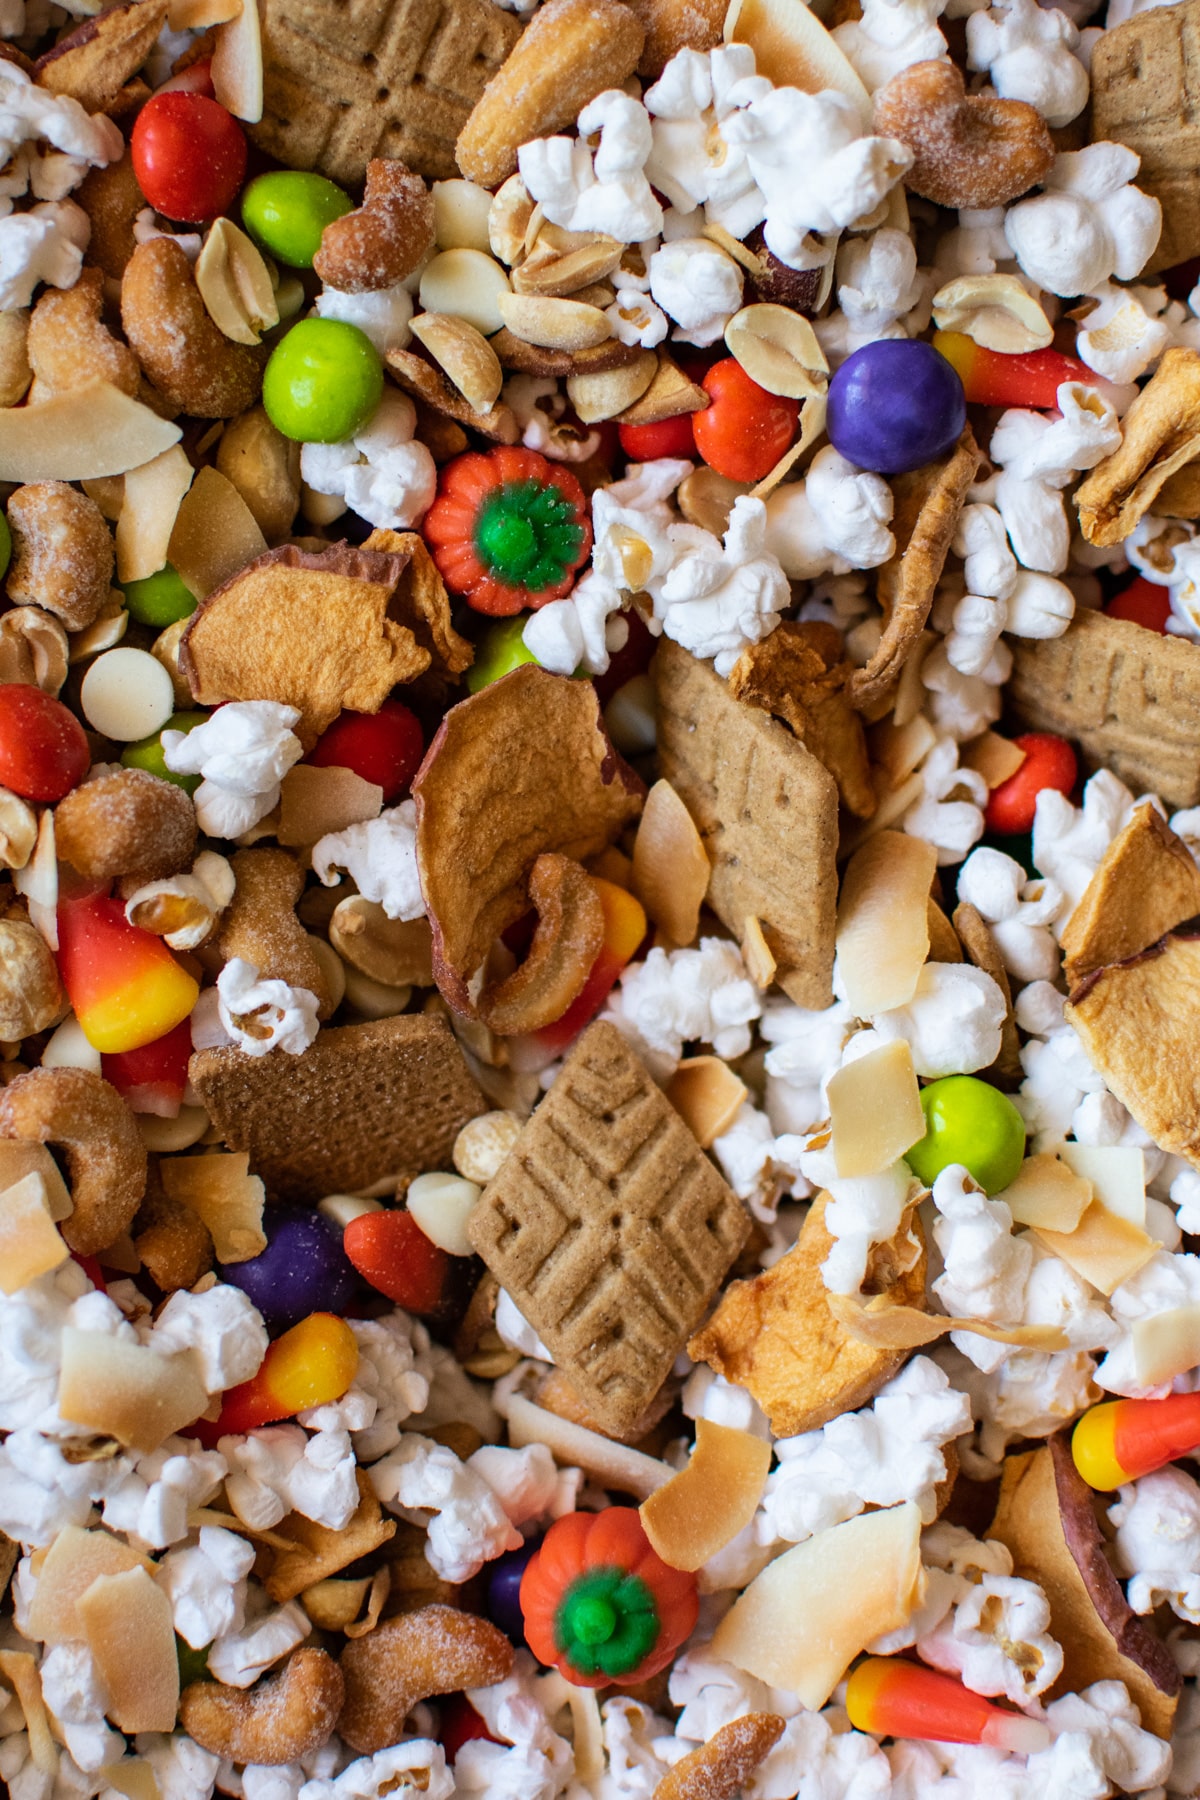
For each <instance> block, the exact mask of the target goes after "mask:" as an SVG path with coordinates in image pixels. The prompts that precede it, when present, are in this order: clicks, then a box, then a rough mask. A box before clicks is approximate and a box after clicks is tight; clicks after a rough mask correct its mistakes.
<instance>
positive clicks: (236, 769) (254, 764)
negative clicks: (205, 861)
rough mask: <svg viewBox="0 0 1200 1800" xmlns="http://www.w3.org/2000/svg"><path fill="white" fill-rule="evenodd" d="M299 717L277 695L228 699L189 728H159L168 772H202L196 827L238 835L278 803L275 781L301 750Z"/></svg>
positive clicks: (217, 834)
mask: <svg viewBox="0 0 1200 1800" xmlns="http://www.w3.org/2000/svg"><path fill="white" fill-rule="evenodd" d="M299 718H300V713H299V710H298V708H296V707H294V706H283V705H281V704H280V703H279V702H278V701H277V700H231V701H229V702H228V703H227V704H226V705H225V706H222V707H220V708H219V709H218V710H217V711H216V712H214V713H213V714H212V715H211V717H209V718H207V719H205V721H204V723H203V724H202V725H197V726H195V727H194V728H193V729H192V730H191V731H188V732H183V731H164V732H163V734H162V747H163V760H164V761H165V763H166V765H167V767H168V769H170V770H171V772H172V774H175V775H200V776H202V777H203V779H202V781H201V783H200V786H199V787H198V788H197V789H196V792H195V794H194V795H193V800H194V802H195V806H196V818H197V819H198V821H199V824H200V829H201V830H202V831H206V832H208V834H209V835H210V836H211V837H220V838H236V837H241V835H242V833H243V832H246V831H249V830H250V828H251V827H252V826H254V825H257V824H258V822H259V820H260V819H264V818H265V817H266V815H267V814H268V813H269V812H270V811H271V810H272V808H273V807H276V806H278V804H279V793H280V786H279V784H280V782H281V781H282V780H283V777H284V776H285V775H286V774H287V772H288V770H289V769H290V768H291V766H292V764H293V763H296V762H299V760H300V758H301V757H302V756H303V755H304V746H303V745H302V744H301V742H300V739H299V738H298V737H297V736H296V734H295V732H294V731H293V730H292V726H293V725H295V724H296V723H297V722H298V721H299Z"/></svg>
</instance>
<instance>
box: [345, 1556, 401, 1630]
mask: <svg viewBox="0 0 1200 1800" xmlns="http://www.w3.org/2000/svg"><path fill="white" fill-rule="evenodd" d="M391 1591H392V1571H391V1570H390V1569H389V1568H388V1567H387V1565H386V1564H385V1565H384V1567H383V1568H382V1569H376V1571H375V1573H374V1575H372V1577H371V1587H370V1592H369V1593H368V1595H367V1610H366V1612H365V1613H364V1615H363V1617H362V1618H361V1619H359V1620H357V1621H355V1622H351V1623H350V1624H348V1625H344V1626H343V1627H342V1629H343V1631H344V1632H345V1634H346V1636H347V1637H348V1638H360V1637H366V1636H367V1635H368V1634H369V1633H370V1632H372V1631H374V1629H375V1627H376V1626H377V1625H378V1623H379V1620H380V1617H381V1615H382V1613H383V1607H384V1602H385V1601H386V1600H387V1597H388V1595H389V1594H390V1593H391Z"/></svg>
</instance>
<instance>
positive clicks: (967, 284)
mask: <svg viewBox="0 0 1200 1800" xmlns="http://www.w3.org/2000/svg"><path fill="white" fill-rule="evenodd" d="M933 317H934V321H935V323H936V324H937V325H938V326H939V327H940V328H941V330H942V331H961V332H963V333H965V335H966V336H967V337H969V338H971V339H972V340H973V342H975V343H976V344H979V345H980V346H981V347H982V348H983V349H984V350H999V351H1001V352H1002V353H1003V354H1004V355H1006V356H1020V355H1023V354H1024V353H1025V352H1027V351H1030V350H1044V349H1046V347H1047V345H1049V344H1051V343H1053V341H1054V327H1053V326H1052V325H1051V323H1050V321H1049V319H1048V318H1047V317H1046V315H1045V313H1044V312H1043V310H1042V308H1041V306H1040V305H1039V304H1038V302H1037V300H1035V298H1034V296H1033V295H1032V294H1031V293H1030V292H1029V289H1028V288H1027V287H1025V285H1024V284H1023V283H1022V282H1020V281H1018V279H1017V277H1016V276H1015V275H960V276H959V277H958V278H957V280H955V281H948V282H947V283H946V285H945V287H942V288H939V289H938V291H937V293H936V294H935V295H934V296H933Z"/></svg>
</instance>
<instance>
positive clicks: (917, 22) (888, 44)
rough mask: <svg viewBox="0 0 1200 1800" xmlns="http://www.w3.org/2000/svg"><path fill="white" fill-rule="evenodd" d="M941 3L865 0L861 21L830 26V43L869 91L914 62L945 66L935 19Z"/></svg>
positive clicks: (930, 0) (941, 9)
mask: <svg viewBox="0 0 1200 1800" xmlns="http://www.w3.org/2000/svg"><path fill="white" fill-rule="evenodd" d="M945 8H946V0H866V4H865V5H864V7H863V10H862V17H861V19H855V20H847V21H845V22H844V23H843V24H841V25H835V26H834V29H833V39H834V42H835V43H836V44H837V46H838V48H839V49H840V50H842V51H843V52H844V53H845V55H846V56H847V57H849V59H850V61H851V62H852V63H853V65H854V67H855V69H856V70H857V71H858V73H859V75H861V76H862V79H863V82H864V84H865V85H866V87H867V88H868V90H869V91H870V92H872V93H874V91H875V89H876V88H878V87H882V86H883V84H884V82H885V81H890V80H891V78H892V76H893V75H898V74H899V73H900V71H901V70H902V69H907V68H910V67H911V66H912V64H913V63H918V62H945V61H946V60H947V58H948V57H949V54H950V53H949V51H948V50H947V48H946V40H945V38H944V37H943V36H942V34H941V32H940V30H939V29H938V24H937V21H938V19H939V18H940V16H941V14H942V13H943V12H944V11H945Z"/></svg>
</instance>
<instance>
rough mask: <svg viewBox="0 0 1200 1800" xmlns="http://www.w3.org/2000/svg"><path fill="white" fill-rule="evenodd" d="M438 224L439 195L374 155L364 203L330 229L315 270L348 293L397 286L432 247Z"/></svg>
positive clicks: (397, 165)
mask: <svg viewBox="0 0 1200 1800" xmlns="http://www.w3.org/2000/svg"><path fill="white" fill-rule="evenodd" d="M433 225H434V210H433V196H432V195H431V194H430V192H429V189H428V188H427V187H426V186H425V183H424V182H423V181H422V179H421V177H420V176H419V175H415V174H414V173H413V172H412V170H411V169H407V168H405V166H404V164H403V163H402V162H394V161H390V160H388V159H387V158H384V157H378V156H377V157H374V158H372V160H371V161H370V162H369V163H368V164H367V182H366V191H365V194H364V196H363V203H362V205H361V206H360V207H359V208H358V210H357V211H356V212H351V213H344V214H343V215H342V217H341V218H340V219H333V220H332V221H331V222H330V223H329V224H328V225H326V227H325V229H324V231H323V232H322V233H321V248H320V249H319V250H318V251H317V254H316V255H315V256H314V257H313V269H314V271H315V272H316V273H317V274H318V275H319V276H320V277H321V280H322V281H324V282H325V283H327V285H328V286H329V287H333V288H338V289H339V290H340V291H341V292H342V293H343V294H363V293H370V292H372V291H373V290H375V289H378V288H389V287H394V286H395V285H396V283H397V282H398V281H403V280H404V277H405V276H406V275H411V273H412V271H413V270H414V269H415V268H416V266H417V264H418V263H419V262H420V260H421V258H422V257H423V256H424V255H425V254H426V252H427V251H428V250H429V249H430V248H431V247H432V244H433Z"/></svg>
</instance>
